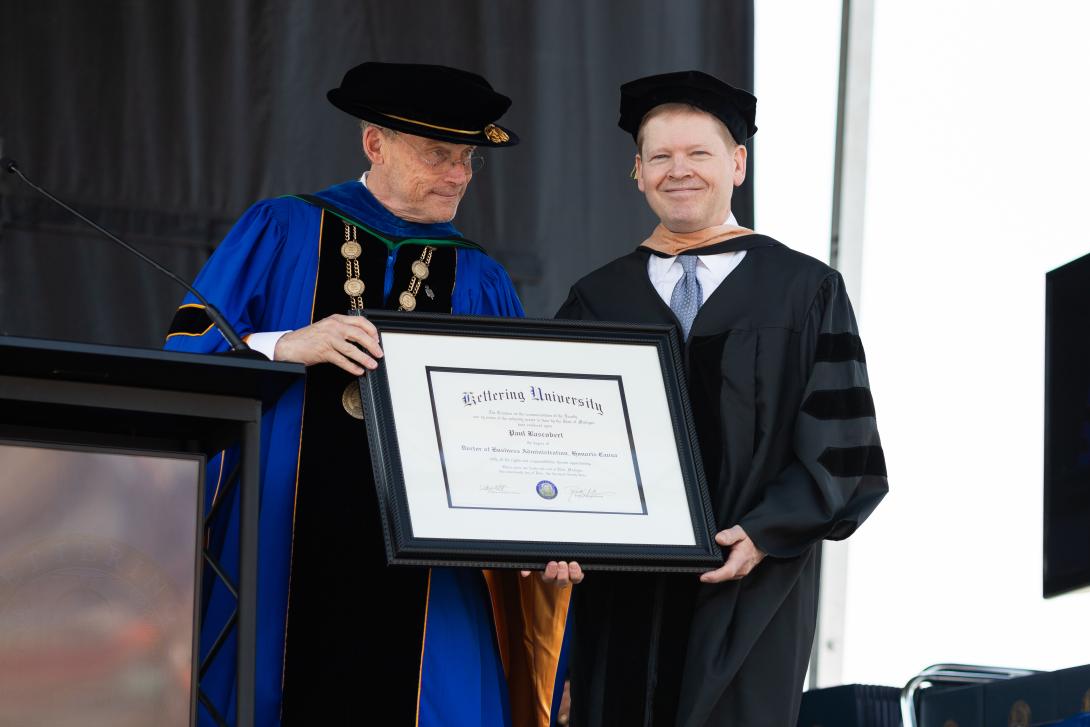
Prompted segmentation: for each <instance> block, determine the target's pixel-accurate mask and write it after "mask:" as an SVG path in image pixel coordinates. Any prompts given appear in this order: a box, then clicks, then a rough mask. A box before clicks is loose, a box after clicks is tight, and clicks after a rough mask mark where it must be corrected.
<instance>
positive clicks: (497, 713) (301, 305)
mask: <svg viewBox="0 0 1090 727" xmlns="http://www.w3.org/2000/svg"><path fill="white" fill-rule="evenodd" d="M318 196H319V197H321V198H322V199H324V200H326V201H327V202H329V203H332V204H333V205H335V206H336V207H337V208H339V209H340V210H343V211H344V212H345V213H346V214H347V215H348V216H351V217H352V218H353V219H355V220H358V221H360V222H363V223H364V224H365V225H367V226H369V227H371V228H372V229H374V230H375V231H377V232H379V233H380V234H383V235H388V236H391V237H393V238H395V239H396V238H450V237H452V236H457V235H458V233H457V231H456V230H455V228H454V227H453V226H452V225H451V224H431V225H423V224H417V223H411V222H406V221H404V220H401V219H399V218H397V217H395V216H394V215H393V214H391V213H390V212H389V211H388V210H386V208H384V207H383V206H382V205H381V204H380V203H379V202H378V201H377V200H376V199H375V198H374V196H373V195H371V193H370V192H368V191H367V189H366V188H365V187H364V186H363V185H362V184H361V183H359V182H358V181H353V182H347V183H344V184H339V185H336V186H333V187H330V188H329V189H326V190H324V191H322V192H320V193H318ZM322 218H323V212H322V210H321V209H320V208H318V207H316V206H313V205H311V204H308V203H306V202H304V201H302V200H300V199H297V198H291V197H285V198H279V199H271V200H265V201H262V202H258V203H257V204H255V205H254V206H252V207H251V208H250V209H249V210H248V211H247V212H246V213H245V214H244V215H243V216H242V218H241V219H240V220H239V221H238V222H237V224H236V225H235V226H234V228H233V229H232V230H231V232H230V233H229V234H228V235H227V237H226V238H225V239H224V240H223V242H222V243H221V244H220V245H219V246H218V247H217V248H216V250H215V253H214V254H213V255H212V257H211V258H210V259H209V261H208V263H207V264H206V265H205V267H204V269H203V270H202V271H201V273H200V274H199V275H198V277H197V279H196V281H195V287H196V288H197V289H198V290H200V291H201V292H202V293H203V294H204V295H205V297H207V298H208V299H209V300H211V301H213V302H214V303H216V304H217V305H218V306H219V308H220V310H221V311H222V312H223V314H224V316H225V317H226V318H227V319H228V320H229V321H230V322H231V323H232V324H233V325H234V326H235V328H236V330H238V332H239V334H240V335H241V336H243V337H245V336H247V335H249V334H251V333H254V332H262V331H281V330H294V329H299V328H302V327H304V326H306V325H308V324H310V323H311V322H312V321H311V317H312V313H313V305H314V301H315V281H316V279H317V273H318V262H319V261H318V244H317V243H318V239H319V235H320V225H321V223H322ZM326 219H329V216H328V214H327V217H326ZM397 255H398V250H397V248H396V247H394V248H393V249H391V250H390V251H389V254H388V257H387V262H386V275H385V289H384V291H383V297H384V299H386V300H389V299H390V297H391V295H394V296H396V294H397V292H398V291H393V290H392V289H391V288H392V280H393V269H394V263H395V260H396V259H397ZM456 265H457V285H456V286H455V287H454V289H453V291H452V294H451V295H452V298H451V308H452V312H453V313H455V314H477V315H492V316H516V317H520V316H522V315H523V309H522V306H521V304H520V303H519V300H518V297H517V295H516V293H515V290H514V288H513V286H512V284H511V281H510V279H509V278H508V276H507V274H506V272H505V271H504V270H503V268H502V267H501V266H500V265H499V264H498V263H496V262H495V261H494V260H492V259H491V258H489V257H488V256H487V255H486V254H484V253H483V252H481V251H480V250H477V249H471V248H459V249H457V259H456ZM187 309H195V310H193V311H188V310H187ZM199 309H200V306H199V304H198V303H197V301H196V300H195V299H193V298H192V296H187V298H186V299H185V301H184V302H183V305H182V307H181V308H180V309H179V310H180V311H181V312H183V313H186V312H199ZM176 320H177V319H176ZM200 328H201V327H200V326H198V327H196V328H194V329H191V330H188V331H174V332H173V333H172V334H171V335H170V336H169V337H168V340H167V343H166V347H167V348H168V349H171V350H177V351H189V352H200V353H213V352H220V351H224V350H226V349H227V344H226V342H225V341H224V339H223V337H222V336H221V335H220V333H219V332H218V331H217V330H216V329H215V328H214V327H212V326H209V327H207V328H204V329H203V330H198V329H200ZM303 403H304V383H302V382H300V383H299V384H296V385H295V386H293V387H292V388H291V389H289V390H288V391H286V392H285V393H284V394H283V396H282V397H281V398H280V400H279V401H278V402H277V404H276V405H275V406H274V407H273V408H271V409H270V410H269V411H267V412H266V414H265V416H264V417H263V420H262V442H261V474H262V491H261V515H260V530H259V538H260V548H259V559H258V571H259V580H258V613H257V673H256V682H257V685H256V689H257V693H256V715H255V716H256V724H258V725H275V724H279V722H280V714H281V699H282V689H283V676H284V663H285V644H286V624H285V620H286V618H287V614H288V603H289V585H290V578H291V573H290V566H291V561H292V547H293V534H294V533H293V527H294V507H295V501H296V495H297V493H296V485H297V464H298V456H299V452H300V438H301V427H302V416H303ZM236 461H237V457H236V456H235V454H234V453H233V452H231V451H228V452H226V453H224V455H223V456H218V457H216V458H214V459H213V460H212V461H210V463H209V466H208V479H207V482H208V484H209V486H208V487H207V502H206V503H205V505H206V508H211V507H212V504H213V502H214V501H216V500H217V499H218V498H219V496H220V494H221V489H222V488H224V487H225V485H226V483H225V482H224V481H223V479H224V477H226V473H229V472H230V471H231V470H232V467H233V466H234V464H235V462H236ZM232 498H233V499H232V500H231V501H229V502H227V503H224V504H223V505H224V506H225V507H224V510H225V512H224V513H222V518H221V519H219V520H218V522H219V523H220V524H219V525H218V526H214V527H213V528H212V529H211V531H210V533H209V539H210V546H211V548H212V549H213V550H214V551H218V552H220V557H221V560H222V563H223V565H224V566H226V570H227V572H228V573H229V574H231V576H232V577H235V578H237V573H238V560H237V558H238V552H237V545H236V542H237V528H238V516H237V493H232ZM206 511H207V510H206ZM209 586H210V592H206V593H205V604H204V609H205V610H204V623H203V625H202V630H201V634H200V652H201V654H202V656H203V655H204V654H206V653H207V652H208V650H209V649H210V648H211V646H212V643H213V641H214V640H215V638H216V636H217V634H218V633H219V632H220V629H221V628H222V626H223V624H224V623H225V621H226V619H227V618H228V616H229V614H230V613H231V611H232V609H233V608H234V599H233V598H232V597H231V596H230V594H229V593H227V592H226V589H225V588H224V587H223V586H222V584H221V583H220V582H219V581H218V580H216V579H208V578H206V581H205V587H206V589H207V588H209ZM481 594H482V587H481V576H480V572H479V571H474V570H465V569H433V571H432V574H431V577H430V581H429V586H428V605H427V622H426V631H425V643H424V645H423V647H422V648H423V651H422V662H423V665H422V668H421V683H420V692H419V715H418V724H419V725H423V726H425V727H432V726H433V725H503V724H509V723H510V709H509V705H508V696H507V688H506V684H505V680H504V669H503V664H502V663H501V660H500V658H499V656H498V654H497V650H496V645H495V625H494V624H493V621H492V615H493V614H492V610H491V607H490V604H489V603H488V600H487V598H482V595H481ZM565 610H566V606H565ZM361 618H363V615H362V614H361ZM368 626H369V627H370V628H381V624H369V625H368ZM234 653H235V638H234V636H232V637H231V638H230V639H229V640H228V642H227V643H226V644H225V646H224V648H223V649H222V650H221V651H220V652H219V654H218V656H217V657H216V658H215V660H214V661H213V663H212V665H211V668H210V669H209V671H208V672H207V674H205V676H204V677H203V678H202V679H201V687H202V689H203V690H204V691H205V693H206V694H207V695H208V696H209V698H210V700H211V702H212V703H213V705H214V707H215V709H216V710H217V711H218V712H219V713H220V714H222V715H224V716H225V717H226V718H227V719H228V721H229V722H232V723H233V721H234V714H235V708H236V707H235V705H236V697H237V695H236V694H235V693H234V690H235V659H234ZM360 658H362V659H365V658H381V655H367V654H361V655H360ZM363 686H365V685H361V687H363ZM557 696H558V695H557ZM368 699H369V700H379V701H381V695H375V696H372V697H368ZM198 711H199V720H198V721H199V723H200V724H213V721H212V719H211V718H210V715H209V713H208V711H207V709H206V707H205V706H204V705H201V706H200V707H199V708H198ZM399 719H400V718H399ZM399 724H400V722H399Z"/></svg>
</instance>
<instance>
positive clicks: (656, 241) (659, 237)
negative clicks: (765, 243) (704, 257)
mask: <svg viewBox="0 0 1090 727" xmlns="http://www.w3.org/2000/svg"><path fill="white" fill-rule="evenodd" d="M752 234H753V230H751V229H749V228H748V227H737V226H735V225H716V226H715V227H705V228H704V229H703V230H697V231H696V232H671V231H670V230H668V229H666V227H665V226H663V225H662V224H661V223H660V224H659V225H658V226H657V227H655V229H654V230H652V231H651V237H649V238H647V239H646V240H644V241H643V243H642V244H641V245H640V247H646V248H648V249H650V250H654V251H655V252H661V253H662V254H664V255H670V256H671V257H673V256H674V255H679V254H681V253H683V252H685V251H686V250H697V249H699V248H702V247H707V246H709V245H714V244H715V243H717V242H723V241H724V240H730V239H731V238H734V237H741V236H743V235H752Z"/></svg>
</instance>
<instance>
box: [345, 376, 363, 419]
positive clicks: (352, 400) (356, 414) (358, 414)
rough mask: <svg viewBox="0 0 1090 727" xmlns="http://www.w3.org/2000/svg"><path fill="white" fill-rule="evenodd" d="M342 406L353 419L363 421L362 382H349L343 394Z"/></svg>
mask: <svg viewBox="0 0 1090 727" xmlns="http://www.w3.org/2000/svg"><path fill="white" fill-rule="evenodd" d="M341 406H343V407H344V410H345V411H346V412H348V415H349V416H351V417H352V418H353V419H363V400H362V399H361V398H360V382H359V381H356V380H353V381H349V382H348V386H346V387H344V391H343V392H342V393H341Z"/></svg>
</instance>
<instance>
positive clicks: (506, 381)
mask: <svg viewBox="0 0 1090 727" xmlns="http://www.w3.org/2000/svg"><path fill="white" fill-rule="evenodd" d="M368 318H369V319H370V320H371V321H372V322H373V323H374V324H375V325H376V326H378V328H379V331H380V335H381V342H382V348H383V352H384V356H383V358H382V359H380V361H379V367H378V368H377V369H376V370H374V371H372V372H370V373H368V374H367V375H366V376H363V377H361V378H360V394H361V398H362V400H363V403H364V413H365V418H366V421H367V436H368V441H369V444H370V448H371V461H372V465H373V467H374V473H375V486H376V487H377V488H378V501H379V505H380V509H381V510H382V524H383V531H384V536H385V541H386V554H387V558H388V560H389V562H391V563H394V564H415V565H463V566H473V567H490V568H491V567H523V568H534V567H540V566H542V565H543V564H544V563H546V562H547V561H549V560H577V561H579V563H580V564H581V565H582V566H583V568H585V569H588V570H595V569H597V570H637V571H702V570H707V569H708V568H710V567H716V566H719V565H722V563H723V555H722V552H721V550H720V548H719V546H718V545H717V544H716V543H715V541H714V535H715V529H714V524H713V518H712V514H711V505H710V502H709V499H708V492H707V484H706V482H705V480H704V473H703V468H702V466H701V462H700V456H699V452H698V449H697V443H696V436H695V429H694V427H693V422H692V415H691V413H690V410H689V407H688V401H687V396H688V395H687V393H686V391H685V387H684V383H683V381H682V379H681V376H680V375H679V371H680V369H681V354H680V349H679V346H678V342H677V337H676V334H675V333H674V332H673V331H672V329H671V328H669V327H667V326H659V325H643V326H632V325H623V326H622V325H617V324H610V323H590V322H580V323H573V322H570V321H548V320H528V319H513V318H483V317H468V316H439V315H426V314H419V313H412V314H406V313H395V312H386V311H374V312H368Z"/></svg>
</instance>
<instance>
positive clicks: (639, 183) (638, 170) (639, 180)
mask: <svg viewBox="0 0 1090 727" xmlns="http://www.w3.org/2000/svg"><path fill="white" fill-rule="evenodd" d="M632 176H633V178H635V180H636V187H637V188H638V189H639V190H640V191H641V192H642V191H643V160H642V159H640V155H639V154H637V155H636V162H635V166H633V167H632Z"/></svg>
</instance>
